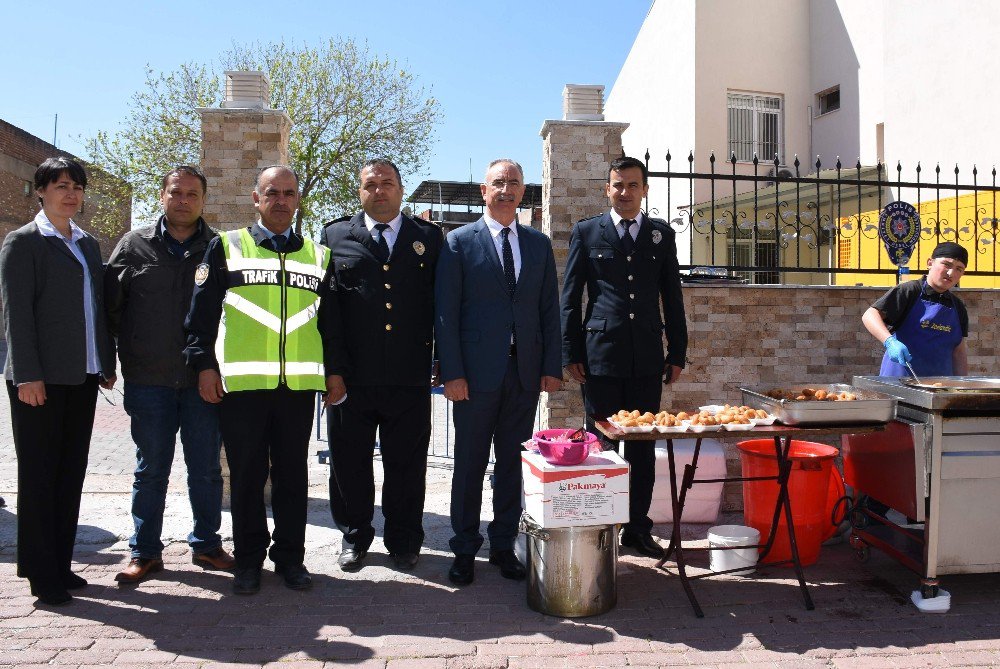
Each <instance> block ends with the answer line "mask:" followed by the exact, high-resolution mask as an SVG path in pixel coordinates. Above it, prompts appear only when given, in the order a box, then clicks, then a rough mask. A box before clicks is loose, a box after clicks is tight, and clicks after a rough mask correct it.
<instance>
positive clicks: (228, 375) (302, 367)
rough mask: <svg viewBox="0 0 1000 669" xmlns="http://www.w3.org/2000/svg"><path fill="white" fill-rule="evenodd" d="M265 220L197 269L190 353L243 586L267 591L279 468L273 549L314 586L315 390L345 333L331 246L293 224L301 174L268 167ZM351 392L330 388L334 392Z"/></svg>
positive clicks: (241, 590)
mask: <svg viewBox="0 0 1000 669" xmlns="http://www.w3.org/2000/svg"><path fill="white" fill-rule="evenodd" d="M253 201H254V206H255V207H256V208H257V211H258V213H259V214H260V220H259V221H258V222H257V223H255V224H254V225H252V226H250V227H249V228H242V229H239V230H233V231H230V232H227V233H223V234H222V235H221V236H220V237H217V238H216V239H214V240H212V241H211V242H210V243H209V246H208V249H207V250H206V252H205V261H204V262H203V263H202V264H201V265H199V267H198V269H197V271H196V273H195V284H196V287H195V291H194V295H193V297H192V302H191V312H190V313H189V314H188V318H187V323H186V326H187V330H188V345H187V348H186V349H185V357H186V359H187V361H188V364H189V365H191V366H193V367H194V369H195V370H196V371H197V372H198V391H199V394H200V395H201V397H202V398H203V399H204V400H205V401H206V402H211V403H220V404H219V422H220V428H221V432H222V439H223V442H224V443H225V446H226V453H227V455H228V461H229V468H230V474H231V477H232V478H231V482H232V516H233V545H234V547H235V557H236V577H235V578H234V580H233V592H235V593H236V594H252V593H254V592H257V591H258V590H259V589H260V574H261V566H262V564H263V562H264V557H265V555H266V554H267V553H268V546H269V545H270V544H271V539H272V535H271V534H269V533H268V529H267V512H266V509H265V507H264V485H265V484H266V482H267V479H268V474H269V473H270V477H271V490H272V503H271V508H272V511H273V515H274V534H273V539H274V543H273V545H270V558H271V560H272V561H273V562H274V565H275V571H276V572H277V573H279V574H281V575H282V576H283V577H284V581H285V585H286V586H288V587H289V588H292V589H295V590H299V589H306V588H309V587H311V586H312V578H311V576H310V575H309V572H308V570H307V569H306V567H305V565H304V564H303V557H304V555H305V530H306V506H307V502H308V476H307V473H308V472H307V465H306V453H307V450H308V446H309V435H310V432H311V429H312V419H313V410H314V399H315V397H316V392H317V391H323V390H328V388H329V386H330V382H331V380H330V379H329V378H325V377H326V375H325V372H324V369H329V368H330V367H331V366H332V362H331V353H332V351H333V349H334V345H333V340H334V339H335V337H336V336H337V331H336V326H337V323H338V320H339V319H338V318H337V314H336V307H337V305H336V302H335V301H334V300H332V299H330V280H331V276H330V272H331V269H330V268H331V263H330V252H329V250H328V249H326V248H323V247H322V246H319V245H317V244H315V243H313V242H312V241H311V240H309V239H305V238H303V237H301V236H299V235H297V234H295V232H294V231H293V230H292V229H291V224H292V220H293V217H294V215H295V210H296V209H297V208H298V202H299V183H298V177H297V176H296V175H295V173H294V172H293V171H292V170H291V169H290V168H288V167H285V166H281V165H278V166H272V167H268V168H265V169H264V170H262V171H261V173H260V175H259V176H258V178H257V185H256V187H255V188H254V191H253ZM342 394H343V393H342V392H341V393H339V394H338V393H337V392H329V390H328V392H327V397H326V401H327V402H328V403H329V402H333V401H335V400H338V399H340V395H342Z"/></svg>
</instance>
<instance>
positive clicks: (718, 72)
mask: <svg viewBox="0 0 1000 669" xmlns="http://www.w3.org/2000/svg"><path fill="white" fill-rule="evenodd" d="M696 32H697V43H696V53H697V58H696V65H697V69H698V72H697V93H696V97H695V106H696V109H695V114H696V115H697V117H698V127H697V136H696V142H695V146H696V149H697V151H698V153H697V154H696V157H697V158H698V160H697V161H696V164H697V165H698V166H699V167H705V168H707V166H708V160H707V159H708V154H709V152H710V151H715V155H716V159H717V160H722V161H725V160H727V159H728V158H729V149H728V134H729V130H728V114H727V110H726V95H727V93H728V92H729V91H730V90H736V91H748V92H753V93H770V94H781V95H782V96H783V97H784V140H785V142H784V143H785V155H784V163H785V164H791V162H792V159H793V156H794V155H795V154H796V153H798V154H800V156H802V157H805V155H806V154H807V153H808V151H809V133H808V128H809V116H808V109H807V107H808V105H809V99H810V96H811V90H810V84H809V57H808V55H809V6H808V4H807V3H805V2H787V0H755V1H754V2H744V1H742V0H699V1H698V15H697V20H696ZM759 158H760V159H761V160H762V161H766V160H770V159H771V158H772V157H771V156H759ZM706 171H707V170H706Z"/></svg>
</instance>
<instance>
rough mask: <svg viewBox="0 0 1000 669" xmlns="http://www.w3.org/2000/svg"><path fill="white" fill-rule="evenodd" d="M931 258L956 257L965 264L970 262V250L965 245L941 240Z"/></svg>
mask: <svg viewBox="0 0 1000 669" xmlns="http://www.w3.org/2000/svg"><path fill="white" fill-rule="evenodd" d="M931 258H954V259H955V260H957V261H959V262H960V263H962V264H963V265H968V264H969V252H968V251H966V250H965V247H964V246H962V245H961V244H956V243H955V242H941V243H940V244H938V245H937V246H936V247H934V252H933V253H931Z"/></svg>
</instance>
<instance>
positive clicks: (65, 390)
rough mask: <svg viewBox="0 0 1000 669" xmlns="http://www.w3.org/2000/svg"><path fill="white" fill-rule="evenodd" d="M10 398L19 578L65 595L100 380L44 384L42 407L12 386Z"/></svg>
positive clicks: (8, 387)
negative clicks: (23, 397) (27, 401)
mask: <svg viewBox="0 0 1000 669" xmlns="http://www.w3.org/2000/svg"><path fill="white" fill-rule="evenodd" d="M7 394H8V395H9V396H10V416H11V426H12V428H13V432H14V450H15V452H16V453H17V574H18V576H23V577H25V578H27V579H28V580H29V581H31V585H32V589H33V590H38V591H41V592H44V591H51V590H61V589H62V587H63V586H62V577H63V576H64V575H66V574H68V573H69V572H70V571H71V570H70V564H71V562H72V561H73V544H74V543H75V542H76V526H77V521H78V520H79V517H80V495H81V494H82V492H83V479H84V476H85V475H86V473H87V455H88V453H89V452H90V434H91V432H92V431H93V429H94V411H95V409H96V408H97V375H96V374H92V375H88V376H87V380H86V381H85V382H83V383H81V384H80V385H75V386H65V385H57V384H45V396H46V399H45V404H43V405H42V406H38V407H33V406H29V405H27V404H25V403H24V402H22V401H21V400H19V399H18V397H17V386H15V385H14V384H13V383H11V382H10V381H8V382H7Z"/></svg>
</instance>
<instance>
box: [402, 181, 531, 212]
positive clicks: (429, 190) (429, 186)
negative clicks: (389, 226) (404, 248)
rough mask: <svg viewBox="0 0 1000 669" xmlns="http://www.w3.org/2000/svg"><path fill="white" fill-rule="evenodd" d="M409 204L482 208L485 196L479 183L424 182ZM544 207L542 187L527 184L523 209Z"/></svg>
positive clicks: (409, 198) (409, 199)
mask: <svg viewBox="0 0 1000 669" xmlns="http://www.w3.org/2000/svg"><path fill="white" fill-rule="evenodd" d="M406 201H407V202H416V203H426V204H433V205H438V206H441V207H447V206H453V207H482V206H483V195H482V193H481V192H480V190H479V184H478V183H472V182H469V181H435V180H427V181H422V182H421V183H420V185H419V186H417V188H416V190H414V191H413V192H412V193H411V194H410V196H409V197H408V198H406ZM541 206H542V185H541V184H527V185H526V187H525V191H524V198H522V199H521V208H522V209H528V208H534V207H541Z"/></svg>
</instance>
